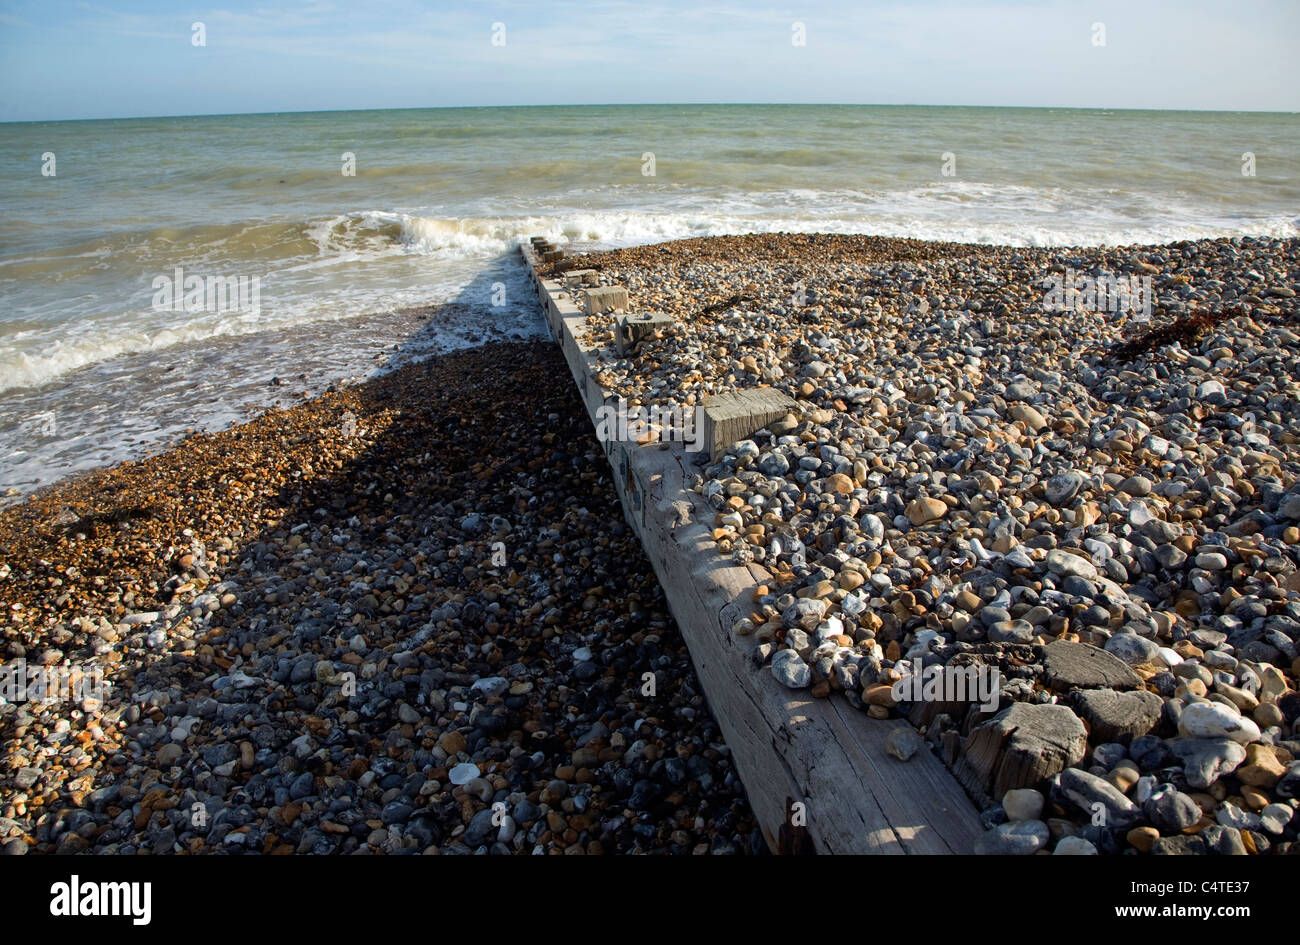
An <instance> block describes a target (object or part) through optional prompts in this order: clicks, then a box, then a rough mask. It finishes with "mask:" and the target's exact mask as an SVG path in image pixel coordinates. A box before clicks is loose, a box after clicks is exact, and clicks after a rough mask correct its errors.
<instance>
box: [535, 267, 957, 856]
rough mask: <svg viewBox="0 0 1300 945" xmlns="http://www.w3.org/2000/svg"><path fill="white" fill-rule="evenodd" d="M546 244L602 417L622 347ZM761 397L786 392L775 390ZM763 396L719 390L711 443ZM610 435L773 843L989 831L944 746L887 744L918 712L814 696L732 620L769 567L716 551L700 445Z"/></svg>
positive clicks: (886, 847) (573, 365) (558, 331)
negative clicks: (892, 748) (884, 711)
mask: <svg viewBox="0 0 1300 945" xmlns="http://www.w3.org/2000/svg"><path fill="white" fill-rule="evenodd" d="M539 246H540V247H541V252H542V253H549V254H551V255H550V256H549V258H548V257H546V256H543V257H542V258H541V259H539V257H538V254H537V252H535V251H534V246H532V245H528V244H525V245H522V246H521V252H522V253H523V257H524V260H525V262H526V263H527V265H528V270H529V272H530V273H531V275H532V280H533V285H534V288H535V290H536V293H537V299H538V301H539V303H540V304H541V306H542V309H543V311H544V313H545V315H546V320H547V323H548V324H549V326H550V330H551V335H552V337H553V338H554V339H555V342H556V343H557V344H558V345H559V346H560V348H561V350H562V351H563V353H564V357H565V360H566V362H567V363H568V365H569V370H570V372H571V373H572V375H573V380H574V383H575V384H576V385H577V387H578V391H579V393H580V395H581V396H582V400H583V403H584V405H585V407H586V410H587V414H588V416H589V417H590V418H591V419H592V422H593V424H597V423H598V417H599V416H600V414H598V411H601V409H602V408H604V407H607V406H615V405H616V402H615V401H614V399H613V398H611V397H609V396H608V395H607V392H606V391H605V390H604V389H602V387H601V386H600V384H599V383H597V381H596V375H597V373H598V372H599V370H600V361H601V358H602V356H603V357H605V358H609V357H611V356H615V355H614V353H613V352H611V351H609V350H602V349H600V348H593V347H592V346H590V345H589V344H587V343H586V341H585V340H584V338H585V335H586V332H585V326H586V321H587V316H586V314H585V313H584V312H582V311H580V310H579V309H578V307H577V305H576V304H575V303H574V301H573V298H572V297H571V295H570V293H569V291H568V289H567V288H566V285H565V283H564V281H563V280H564V278H565V276H564V275H559V276H558V277H557V278H547V277H545V276H543V275H541V274H539V273H538V266H539V265H540V264H542V263H543V262H545V263H550V264H552V267H554V266H555V264H557V263H558V264H559V268H560V269H568V270H569V273H568V276H569V278H570V279H573V280H574V281H575V282H581V281H582V276H581V274H580V272H579V271H575V269H574V266H573V265H572V263H570V265H568V266H565V265H564V264H565V263H569V262H570V261H569V260H565V259H564V258H563V253H562V252H561V251H559V250H557V249H556V248H555V247H554V246H550V244H545V243H544V242H542V241H539ZM557 253H559V255H555V254H557ZM575 277H576V278H575ZM613 288H617V287H613ZM620 291H622V290H619V291H616V292H613V293H606V295H609V296H610V298H609V299H605V300H604V301H603V302H602V303H601V304H605V303H611V304H612V303H617V302H619V301H621V302H622V303H623V305H625V306H627V307H628V310H629V311H633V312H634V311H635V300H628V299H627V296H626V292H625V291H622V295H621V296H620V295H619V292H620ZM614 307H617V306H614ZM636 326H637V321H636V319H635V317H632V318H629V319H628V320H627V323H626V325H623V324H620V325H619V326H618V327H617V330H616V335H617V338H618V342H619V345H620V346H622V344H623V343H625V342H628V343H632V342H634V341H635V339H636V336H637V327H636ZM655 327H662V326H661V325H656V326H655ZM763 396H777V397H779V395H775V394H774V393H773V392H770V391H769V392H768V393H767V394H760V395H759V397H760V398H761V397H763ZM762 407H763V405H762V404H758V405H757V406H755V405H754V404H737V403H728V402H725V401H720V402H719V403H718V404H716V405H715V406H714V408H712V409H711V412H710V416H709V417H708V419H707V420H706V423H705V427H706V429H705V431H704V436H705V439H706V444H707V445H709V446H712V445H713V444H714V443H723V442H725V443H730V442H733V441H735V440H736V439H739V438H741V437H742V436H747V435H748V434H750V433H752V432H754V431H755V430H757V429H759V428H761V427H762V426H763V425H764V423H765V422H768V421H767V420H764V419H762V414H761V413H758V414H754V416H755V417H756V419H755V420H754V421H753V424H754V425H752V426H750V428H749V429H743V432H739V433H738V432H737V431H738V430H742V428H743V427H744V425H745V417H746V411H747V410H754V409H761V408H762ZM781 414H784V408H781ZM602 445H603V447H604V449H605V451H606V455H607V456H608V458H609V462H610V467H611V469H612V470H613V472H614V483H615V486H616V488H617V490H618V494H619V497H620V499H621V501H622V504H623V513H624V515H625V517H626V518H627V521H628V522H629V524H630V525H631V527H632V528H633V529H634V530H635V532H636V533H637V535H638V536H639V537H640V539H641V543H642V546H643V547H644V548H645V553H646V556H647V557H648V558H649V560H650V562H651V565H652V566H653V567H654V570H655V573H656V575H657V576H658V578H659V582H660V584H661V585H662V587H663V589H664V593H665V595H666V597H667V599H668V604H669V607H670V609H671V610H672V613H673V617H674V618H675V619H676V621H677V625H678V627H679V628H680V629H681V633H682V635H683V637H684V638H685V640H686V643H687V645H688V646H689V648H690V652H691V657H692V660H693V662H694V664H695V669H696V672H697V674H698V675H699V678H700V682H701V684H702V685H703V687H704V691H705V695H706V696H707V697H708V700H709V705H710V707H711V709H712V711H713V715H714V717H715V718H716V719H717V721H718V724H719V726H720V727H721V729H722V732H723V735H724V736H725V738H726V741H727V745H728V747H729V748H730V750H731V754H732V758H733V759H734V762H735V765H736V768H737V770H738V771H739V773H740V776H741V778H742V780H743V781H744V784H745V788H746V793H747V794H748V796H749V802H750V805H751V807H752V808H753V811H754V814H755V816H756V818H757V819H758V822H759V823H760V824H761V825H762V827H763V832H764V836H765V837H766V839H767V842H768V845H769V846H770V847H771V848H772V849H773V850H777V849H778V848H781V847H788V846H789V840H788V837H787V840H786V842H785V843H782V842H781V836H782V833H783V829H782V828H783V825H786V824H788V823H789V822H790V821H792V820H793V822H794V823H795V824H796V825H799V824H800V823H803V822H805V821H806V830H807V836H808V837H809V838H810V839H811V841H812V844H813V846H814V847H815V849H816V850H817V852H819V853H932V854H942V853H970V852H972V850H973V848H974V845H975V841H976V839H977V838H978V837H979V836H980V835H981V833H982V832H983V831H982V828H981V826H980V822H979V818H978V815H977V812H976V810H975V808H974V805H973V804H972V803H971V801H970V800H969V799H968V798H967V796H966V795H965V793H964V792H963V790H962V788H961V787H960V786H959V785H958V783H957V781H956V780H955V779H954V778H953V776H952V775H951V774H950V773H949V771H948V770H947V768H945V767H944V765H943V764H942V762H941V761H940V760H939V758H938V757H936V756H935V755H934V754H932V753H931V752H930V751H925V750H923V751H920V752H918V753H917V754H916V755H914V756H913V757H912V758H911V759H910V760H908V761H900V760H898V759H896V758H894V757H893V756H891V755H890V754H889V753H888V752H887V751H886V742H887V739H888V738H889V736H890V734H891V733H892V732H895V731H896V730H898V729H899V728H910V723H908V722H907V721H905V720H903V719H890V720H883V721H882V720H876V719H868V718H867V717H866V716H865V715H864V714H863V713H862V712H861V711H860V710H858V709H855V708H853V707H852V706H850V705H849V704H848V703H847V702H846V701H845V700H844V699H843V697H842V696H839V695H832V696H831V697H830V698H824V699H818V698H814V697H812V696H811V695H809V694H808V692H807V691H806V690H791V689H787V688H785V687H783V686H781V685H779V684H778V683H777V682H776V681H775V680H774V679H772V678H771V676H770V673H769V672H768V671H767V670H766V669H761V670H760V669H758V668H756V667H755V665H754V663H753V661H752V660H751V656H750V654H751V651H752V649H753V645H754V641H753V639H752V637H745V636H739V635H737V634H736V633H734V632H733V630H732V628H733V625H734V624H735V623H736V622H737V621H738V620H740V619H742V618H743V617H745V616H747V615H748V613H749V612H750V611H751V610H752V609H753V607H752V605H751V601H752V599H753V598H752V594H753V590H754V588H755V587H757V586H758V585H760V584H765V583H770V582H771V580H772V576H771V575H770V574H769V573H768V571H767V570H766V569H765V568H763V567H762V566H760V565H758V564H752V563H751V564H748V565H739V564H736V563H735V562H733V561H732V560H730V559H728V558H724V557H723V556H721V555H720V554H719V553H718V551H717V549H716V547H715V545H714V542H713V540H712V538H711V537H710V534H709V529H708V527H707V526H706V524H705V523H708V522H711V521H712V520H713V517H714V510H713V509H712V508H711V507H710V506H709V505H708V503H707V502H706V501H705V500H704V498H703V496H701V495H699V494H697V493H695V492H692V491H691V490H690V488H689V487H688V483H689V481H690V479H689V477H690V475H691V473H692V470H693V468H694V467H693V466H692V463H693V460H694V454H691V453H688V452H687V451H686V448H685V445H684V444H683V443H680V442H669V443H651V444H647V445H638V444H637V443H635V442H628V441H625V440H619V439H617V438H610V439H607V440H605V441H604V442H603V444H602ZM795 804H799V805H802V806H801V807H798V808H795V807H793V805H795ZM784 832H785V833H786V834H787V835H788V834H789V828H788V827H787V828H786V830H785V831H784Z"/></svg>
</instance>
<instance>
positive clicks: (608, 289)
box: [587, 285, 627, 315]
mask: <svg viewBox="0 0 1300 945" xmlns="http://www.w3.org/2000/svg"><path fill="white" fill-rule="evenodd" d="M619 309H623V310H626V309H627V289H625V288H623V287H622V286H621V285H604V286H601V287H600V288H598V289H588V290H587V314H588V315H603V314H604V313H605V312H615V311H618V310H619Z"/></svg>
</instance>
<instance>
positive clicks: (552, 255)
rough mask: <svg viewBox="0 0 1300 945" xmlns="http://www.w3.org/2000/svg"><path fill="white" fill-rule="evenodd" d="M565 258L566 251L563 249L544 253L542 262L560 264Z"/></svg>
mask: <svg viewBox="0 0 1300 945" xmlns="http://www.w3.org/2000/svg"><path fill="white" fill-rule="evenodd" d="M563 258H564V250H562V249H552V250H547V251H546V252H544V253H542V262H544V263H554V262H559V261H560V260H561V259H563Z"/></svg>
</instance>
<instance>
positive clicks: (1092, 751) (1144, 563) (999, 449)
mask: <svg viewBox="0 0 1300 945" xmlns="http://www.w3.org/2000/svg"><path fill="white" fill-rule="evenodd" d="M572 266H574V267H575V268H592V269H595V270H597V271H598V278H599V281H600V283H601V284H604V285H621V286H623V287H625V288H626V289H627V292H628V295H629V298H630V300H631V301H630V302H629V308H630V310H631V311H637V312H641V311H649V312H661V313H664V314H667V315H670V316H672V317H673V319H674V321H673V322H672V324H671V325H669V326H668V327H666V328H664V329H663V330H660V331H657V332H655V333H654V334H653V335H652V336H651V337H649V338H647V339H646V340H645V341H643V342H642V343H641V344H640V345H639V346H638V347H637V349H636V350H635V351H634V352H633V353H632V354H631V355H630V356H626V357H624V356H620V355H619V354H618V352H617V351H616V350H615V347H614V345H613V344H612V340H613V334H612V331H611V328H612V321H613V315H605V316H594V317H592V318H589V319H588V326H589V330H588V335H587V337H588V341H589V342H590V343H592V344H594V345H599V346H603V347H602V348H601V351H600V365H601V369H602V370H601V372H600V373H599V375H598V376H597V379H598V380H599V381H600V383H601V384H602V386H603V387H604V389H605V392H606V394H607V395H610V396H617V397H623V398H626V399H627V401H628V403H629V404H630V405H632V406H644V407H651V406H656V407H659V408H662V410H661V412H662V414H663V415H674V414H673V410H674V409H675V408H683V407H688V408H689V407H694V406H698V405H701V404H704V403H705V402H706V398H707V397H708V396H709V395H713V394H719V393H722V392H725V391H731V390H740V389H749V388H756V387H764V386H767V387H772V388H774V389H776V390H778V391H780V392H781V393H783V394H786V395H788V396H789V397H791V398H793V399H794V400H795V401H796V402H797V404H798V409H797V410H792V411H791V412H790V413H789V414H787V415H786V416H785V417H784V418H783V419H781V420H778V421H776V422H773V423H770V424H769V425H768V426H767V427H765V428H763V429H761V430H758V431H757V432H755V433H754V434H753V435H752V436H751V437H749V438H747V439H745V440H742V441H740V442H737V443H734V444H731V445H730V447H728V448H726V449H724V450H723V452H722V455H720V456H717V457H714V461H713V462H710V463H708V464H707V465H703V466H701V468H700V469H699V471H698V475H697V478H696V483H695V487H694V488H695V490H696V491H698V492H699V493H701V494H702V495H703V496H704V497H705V498H706V499H707V500H708V501H709V502H710V503H711V506H712V508H713V510H714V516H713V518H712V520H711V521H709V522H707V523H705V524H706V525H708V526H709V527H710V528H711V529H712V538H713V540H714V541H715V543H716V547H717V550H718V552H719V553H720V554H721V555H725V556H729V557H731V558H732V559H734V560H735V561H736V562H737V563H750V562H753V563H757V564H761V565H762V566H763V567H764V568H766V569H767V570H768V571H769V572H770V573H771V575H772V581H771V583H770V585H764V586H760V587H759V588H757V589H756V590H755V592H754V595H753V600H752V602H750V604H751V608H752V609H751V612H750V614H749V616H747V617H745V618H744V619H741V620H739V621H738V622H737V623H736V625H735V626H734V627H733V632H734V633H737V634H740V635H742V636H746V637H748V639H749V643H750V645H752V647H753V662H754V665H755V667H756V677H757V678H756V679H755V680H754V684H755V685H768V686H782V687H787V688H789V689H791V690H797V691H808V692H810V693H811V695H813V696H816V697H832V698H840V697H843V698H845V699H847V700H848V701H849V702H850V703H852V704H853V705H855V706H857V707H859V708H861V709H862V710H863V724H864V725H869V724H871V721H870V720H871V719H872V718H889V717H891V716H896V715H899V714H902V715H904V716H906V717H907V718H909V719H911V720H912V721H913V722H914V723H916V725H917V733H918V737H917V738H915V739H907V738H903V739H900V740H899V742H900V743H899V744H898V745H896V746H894V747H893V748H891V751H892V752H895V753H896V757H898V758H900V759H906V758H908V757H911V756H913V755H914V754H915V753H916V752H917V751H918V750H933V751H935V752H936V753H938V754H939V755H940V756H941V757H942V758H943V759H944V761H945V762H947V763H948V764H949V766H950V768H951V769H952V771H953V773H954V774H955V775H956V776H957V778H958V780H959V781H960V782H961V784H962V785H963V787H964V788H965V789H966V790H967V792H968V794H969V795H970V796H971V798H972V799H973V800H974V801H975V803H976V804H977V805H978V806H979V807H980V809H981V811H982V818H983V821H984V824H985V826H986V827H987V828H988V832H987V834H986V835H985V836H984V837H982V838H981V839H980V841H979V846H978V848H977V852H981V853H1003V854H1033V853H1048V852H1051V853H1057V854H1097V853H1131V854H1137V853H1155V854H1183V853H1220V854H1266V853H1286V852H1300V849H1298V848H1297V846H1296V838H1297V828H1298V827H1300V818H1298V817H1297V816H1296V810H1297V795H1300V762H1297V760H1296V759H1297V757H1300V735H1298V732H1297V721H1296V720H1297V718H1298V717H1300V695H1297V692H1296V689H1297V672H1298V671H1300V660H1297V649H1296V647H1297V642H1298V641H1300V570H1298V566H1300V484H1298V483H1297V474H1298V473H1300V425H1297V420H1298V419H1300V335H1298V334H1297V330H1300V325H1298V321H1300V320H1298V319H1297V314H1298V312H1300V310H1298V309H1297V305H1296V292H1297V290H1298V289H1300V244H1298V243H1297V241H1295V240H1290V239H1254V238H1246V239H1221V240H1204V241H1197V242H1180V243H1176V244H1172V245H1167V246H1150V247H1120V248H1095V249H1025V248H1006V247H992V246H977V245H959V244H945V243H932V242H918V241H912V240H894V239H879V238H870V237H842V236H824V235H823V236H798V235H792V236H784V235H761V236H745V237H734V238H720V239H709V240H685V241H679V242H676V243H672V244H665V245H662V246H652V247H638V248H633V249H627V250H619V251H615V252H610V253H603V254H591V255H589V256H584V257H582V258H580V259H578V260H576V261H575V262H573V263H572ZM1067 274H1075V275H1073V276H1067ZM1053 277H1056V278H1057V279H1060V278H1071V279H1073V283H1072V284H1075V285H1082V286H1088V285H1092V286H1093V288H1094V290H1095V287H1096V285H1097V284H1101V283H1102V282H1103V280H1105V281H1107V282H1108V283H1109V284H1110V285H1114V284H1115V281H1118V280H1123V281H1124V282H1126V283H1127V284H1133V283H1132V282H1131V281H1130V280H1133V279H1137V280H1145V281H1144V282H1139V283H1138V284H1139V285H1146V286H1148V287H1149V295H1148V301H1149V303H1150V304H1147V305H1144V306H1142V307H1137V306H1131V305H1127V306H1126V305H1118V306H1115V305H1108V306H1106V307H1105V308H1104V309H1098V307H1097V306H1096V304H1095V302H1094V303H1092V304H1091V305H1090V304H1089V300H1088V296H1087V294H1086V293H1084V294H1082V295H1080V296H1078V297H1076V298H1073V300H1072V302H1071V304H1067V305H1065V306H1062V305H1061V304H1060V302H1059V300H1057V301H1054V300H1053V298H1052V295H1051V291H1050V287H1051V285H1052V280H1053ZM1079 277H1082V278H1079ZM1057 284H1058V285H1059V284H1060V283H1059V282H1058V283H1057ZM581 294H582V290H578V296H579V299H580V298H581ZM1067 302H1070V300H1069V299H1067ZM935 666H937V667H940V668H945V669H946V668H960V667H971V666H974V667H976V668H978V669H981V670H986V671H996V672H997V674H998V676H997V677H996V678H997V679H998V680H999V681H1000V688H999V691H998V692H997V698H996V699H995V700H994V703H995V704H993V705H992V706H975V705H971V704H969V700H965V701H963V700H952V699H949V700H946V701H944V700H939V699H933V698H932V699H928V700H920V699H915V698H912V699H906V700H900V699H899V698H898V693H899V692H900V691H903V692H907V691H908V690H907V687H906V685H904V686H903V687H902V688H901V689H900V687H899V685H898V684H900V683H904V684H905V683H906V681H907V679H908V677H909V676H912V675H914V674H916V673H918V671H920V670H922V669H928V668H929V667H935ZM913 691H915V690H913ZM846 790H851V786H846Z"/></svg>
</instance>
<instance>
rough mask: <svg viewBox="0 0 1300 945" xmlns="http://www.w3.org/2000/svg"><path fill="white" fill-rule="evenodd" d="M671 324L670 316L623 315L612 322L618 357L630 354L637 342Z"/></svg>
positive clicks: (656, 314)
mask: <svg viewBox="0 0 1300 945" xmlns="http://www.w3.org/2000/svg"><path fill="white" fill-rule="evenodd" d="M672 323H673V317H672V316H671V315H665V314H663V313H662V312H646V313H644V314H641V315H624V316H623V317H621V318H617V319H615V320H614V347H615V348H616V349H617V350H618V355H619V357H623V356H624V355H627V354H630V353H631V352H632V349H633V348H635V347H636V345H637V342H639V341H641V339H642V338H646V337H648V336H649V335H651V334H653V333H654V332H656V331H658V330H659V329H661V328H667V327H668V326H670V325H671V324H672Z"/></svg>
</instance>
